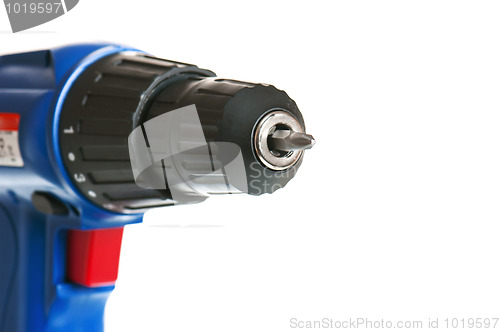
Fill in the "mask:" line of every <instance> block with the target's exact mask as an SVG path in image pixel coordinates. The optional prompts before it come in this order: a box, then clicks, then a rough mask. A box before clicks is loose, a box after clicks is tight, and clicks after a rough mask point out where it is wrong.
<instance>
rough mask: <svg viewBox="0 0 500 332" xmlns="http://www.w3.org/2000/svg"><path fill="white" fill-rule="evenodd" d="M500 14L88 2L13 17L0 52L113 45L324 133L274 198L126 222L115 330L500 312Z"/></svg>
mask: <svg viewBox="0 0 500 332" xmlns="http://www.w3.org/2000/svg"><path fill="white" fill-rule="evenodd" d="M499 17H500V4H499V3H498V2H497V1H400V0H398V1H323V2H321V1H270V0H268V1H245V2H243V1H240V2H239V1H234V0H233V1H177V0H175V1H174V0H163V1H153V0H142V1H135V2H132V1H123V0H105V1H102V0H81V1H80V3H79V4H78V6H77V7H75V8H74V9H73V10H72V11H70V12H69V13H68V14H67V15H64V16H63V17H61V18H59V19H57V20H55V21H53V22H50V23H47V24H45V25H42V26H40V27H37V28H34V29H32V30H30V31H28V32H24V33H19V34H15V35H13V34H11V33H10V32H9V30H10V27H9V25H8V23H7V16H6V14H5V10H4V9H3V8H0V30H1V31H2V32H1V34H0V41H1V42H0V51H1V52H2V53H8V52H14V51H24V50H30V49H37V48H47V47H51V46H54V45H61V44H66V43H74V42H78V41H95V40H107V41H110V42H119V43H125V44H128V45H131V46H133V47H136V48H139V49H143V50H145V51H148V52H150V53H152V54H154V55H157V56H160V57H165V58H169V59H173V60H179V61H184V62H190V63H195V64H197V65H199V66H200V67H204V68H209V69H212V70H214V71H215V72H216V73H218V74H219V76H223V77H226V78H235V79H241V80H248V81H257V82H266V83H272V84H274V85H275V86H277V87H278V88H280V89H284V90H286V91H287V92H288V93H289V95H290V96H291V97H292V98H293V99H294V100H295V101H296V102H297V104H298V105H299V107H300V109H301V110H302V113H303V114H304V117H305V120H306V123H307V127H308V128H307V129H308V132H310V133H311V134H313V135H314V136H315V138H316V139H317V146H316V147H315V148H314V149H313V150H311V151H308V152H307V153H306V158H305V161H304V163H303V166H302V168H301V170H300V171H299V172H298V174H297V176H296V178H295V179H294V180H293V181H292V182H291V183H290V184H289V185H288V186H287V187H286V188H285V189H283V190H280V191H279V192H277V193H276V194H274V195H266V196H263V197H244V196H240V197H218V198H211V199H209V200H208V201H207V202H205V203H203V204H199V205H193V206H177V207H172V208H165V209H159V210H156V211H151V212H149V213H147V214H146V216H145V222H144V224H142V225H134V226H128V227H127V228H126V233H125V237H124V243H123V250H122V259H121V267H120V277H119V281H118V283H117V287H116V291H115V292H114V293H113V295H112V296H111V298H110V300H109V305H108V307H107V312H106V328H107V332H122V331H175V332H184V331H189V332H191V331H193V332H194V331H197V332H198V331H217V332H226V331H227V332H234V331H238V332H245V331H251V332H256V331H272V332H280V331H294V330H299V329H291V328H290V326H289V325H290V324H289V320H290V318H292V317H296V318H298V319H301V320H317V319H321V318H323V317H331V318H335V319H348V318H350V317H353V318H356V317H366V318H369V319H373V320H376V319H382V318H383V319H386V320H388V319H391V320H406V319H410V320H418V319H422V320H424V321H427V318H428V317H431V318H436V317H440V318H441V319H445V318H446V317H458V318H462V317H465V318H468V317H480V318H485V317H499V316H500V310H499V309H500V307H499V295H500V282H499V281H500V269H499V258H498V256H499V253H500V241H499V230H500V228H499V221H500V219H499V218H500V210H499V201H500V172H499V171H500V157H499V150H500V130H499V125H500V38H499V37H500V19H499ZM499 325H500V324H499ZM498 328H499V327H497V329H498Z"/></svg>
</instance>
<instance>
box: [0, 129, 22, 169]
mask: <svg viewBox="0 0 500 332" xmlns="http://www.w3.org/2000/svg"><path fill="white" fill-rule="evenodd" d="M0 166H11V167H23V166H24V162H23V158H22V157H21V151H20V150H19V138H18V132H17V131H16V130H0Z"/></svg>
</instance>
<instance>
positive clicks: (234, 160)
mask: <svg viewBox="0 0 500 332" xmlns="http://www.w3.org/2000/svg"><path fill="white" fill-rule="evenodd" d="M313 144H314V139H313V138H312V136H310V135H308V134H306V133H305V125H304V120H303V117H302V115H301V113H300V111H299V109H298V108H297V105H296V104H295V102H294V101H293V100H292V99H290V98H289V97H288V95H287V94H286V93H285V92H283V91H281V90H278V89H276V88H275V87H273V86H271V85H266V84H255V83H249V82H243V81H237V80H231V79H221V78H217V77H216V75H215V74H214V73H213V72H211V71H209V70H205V69H200V68H198V67H197V66H194V65H190V64H187V63H181V62H176V61H168V60H164V59H160V58H156V57H153V56H151V55H149V54H147V53H145V52H142V51H140V50H136V49H132V48H128V47H124V46H120V45H113V44H80V45H73V46H67V47H61V48H55V49H50V50H43V51H36V52H30V53H22V54H13V55H5V56H2V57H0V331H2V332H25V331H27V332H41V331H43V332H49V331H92V332H95V331H102V330H103V313H104V306H105V303H106V300H107V298H108V296H109V294H110V292H111V291H112V290H113V287H114V283H115V281H116V278H117V273H118V261H119V256H120V246H121V239H122V233H123V227H124V226H125V225H127V224H132V223H139V222H141V220H142V216H143V214H144V212H145V211H147V210H148V209H151V208H155V207H163V206H169V205H176V204H190V203H197V202H201V201H203V200H205V199H206V198H207V197H209V196H210V195H214V194H235V193H248V194H251V195H261V194H264V193H272V192H274V191H275V190H277V189H279V188H281V187H283V186H285V185H286V183H287V182H288V181H289V180H290V179H291V178H292V177H293V176H294V175H295V174H296V172H297V169H298V168H299V167H300V164H301V162H302V159H303V155H304V150H305V149H307V148H310V147H311V146H312V145H313Z"/></svg>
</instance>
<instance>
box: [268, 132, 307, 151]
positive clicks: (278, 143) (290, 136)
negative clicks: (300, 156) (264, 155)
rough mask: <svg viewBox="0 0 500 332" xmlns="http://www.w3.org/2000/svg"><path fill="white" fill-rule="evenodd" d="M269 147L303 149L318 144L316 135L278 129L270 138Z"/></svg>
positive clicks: (273, 148)
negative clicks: (315, 138)
mask: <svg viewBox="0 0 500 332" xmlns="http://www.w3.org/2000/svg"><path fill="white" fill-rule="evenodd" d="M268 144H269V148H271V149H272V150H279V151H302V150H306V149H310V148H312V147H313V146H314V144H316V141H315V140H314V137H312V135H308V134H306V133H298V132H295V131H291V130H276V131H275V132H274V133H273V134H272V135H271V136H269V138H268Z"/></svg>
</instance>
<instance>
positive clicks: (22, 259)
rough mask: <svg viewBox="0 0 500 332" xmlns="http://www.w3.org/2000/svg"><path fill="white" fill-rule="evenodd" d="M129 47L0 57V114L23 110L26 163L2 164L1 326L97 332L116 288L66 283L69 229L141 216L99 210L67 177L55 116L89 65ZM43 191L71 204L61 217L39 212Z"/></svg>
mask: <svg viewBox="0 0 500 332" xmlns="http://www.w3.org/2000/svg"><path fill="white" fill-rule="evenodd" d="M125 50H129V49H128V48H124V47H121V46H117V45H109V44H88V45H77V46H69V47H63V48H57V49H52V50H47V51H41V52H33V53H24V54H16V55H8V56H3V57H0V113H15V114H19V115H20V124H19V146H20V151H21V155H22V158H23V160H24V167H3V166H0V331H2V332H25V331H29V332H42V331H43V332H49V331H102V329H103V313H104V306H105V303H106V300H107V298H108V296H109V294H110V292H111V291H112V289H113V286H107V287H96V288H87V287H82V286H78V285H76V284H73V283H69V282H68V281H67V278H66V275H65V271H66V248H65V246H66V236H67V232H66V230H67V229H70V228H71V229H94V228H106V227H118V226H123V225H125V224H130V223H137V222H140V221H141V220H142V214H134V215H122V214H115V213H113V212H109V211H106V210H104V209H101V208H100V207H97V206H96V205H94V204H92V203H91V202H89V201H88V200H87V199H86V198H85V197H83V196H82V195H81V194H80V193H79V192H78V191H77V190H75V188H74V187H73V185H72V184H71V181H69V177H68V174H66V173H65V170H64V167H63V165H62V163H61V156H60V152H59V145H58V137H57V131H56V128H57V127H58V116H59V113H58V112H59V111H60V107H61V103H62V102H63V101H64V97H65V93H66V92H67V91H68V89H69V88H70V87H71V84H72V83H73V81H74V79H75V78H76V77H77V76H78V75H79V73H80V72H82V71H83V70H84V69H85V68H86V66H88V65H89V64H91V63H93V62H94V61H96V60H97V59H100V58H102V57H104V56H106V55H109V54H113V53H116V52H121V51H125ZM35 191H43V192H48V193H51V194H52V195H54V196H55V197H57V198H60V199H61V201H62V202H63V203H64V204H65V205H66V206H67V207H68V211H69V212H68V213H67V214H66V215H64V216H59V215H45V214H42V213H40V212H38V211H37V210H36V209H35V208H34V207H33V204H32V201H31V199H32V198H31V197H32V195H33V193H34V192H35Z"/></svg>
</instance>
